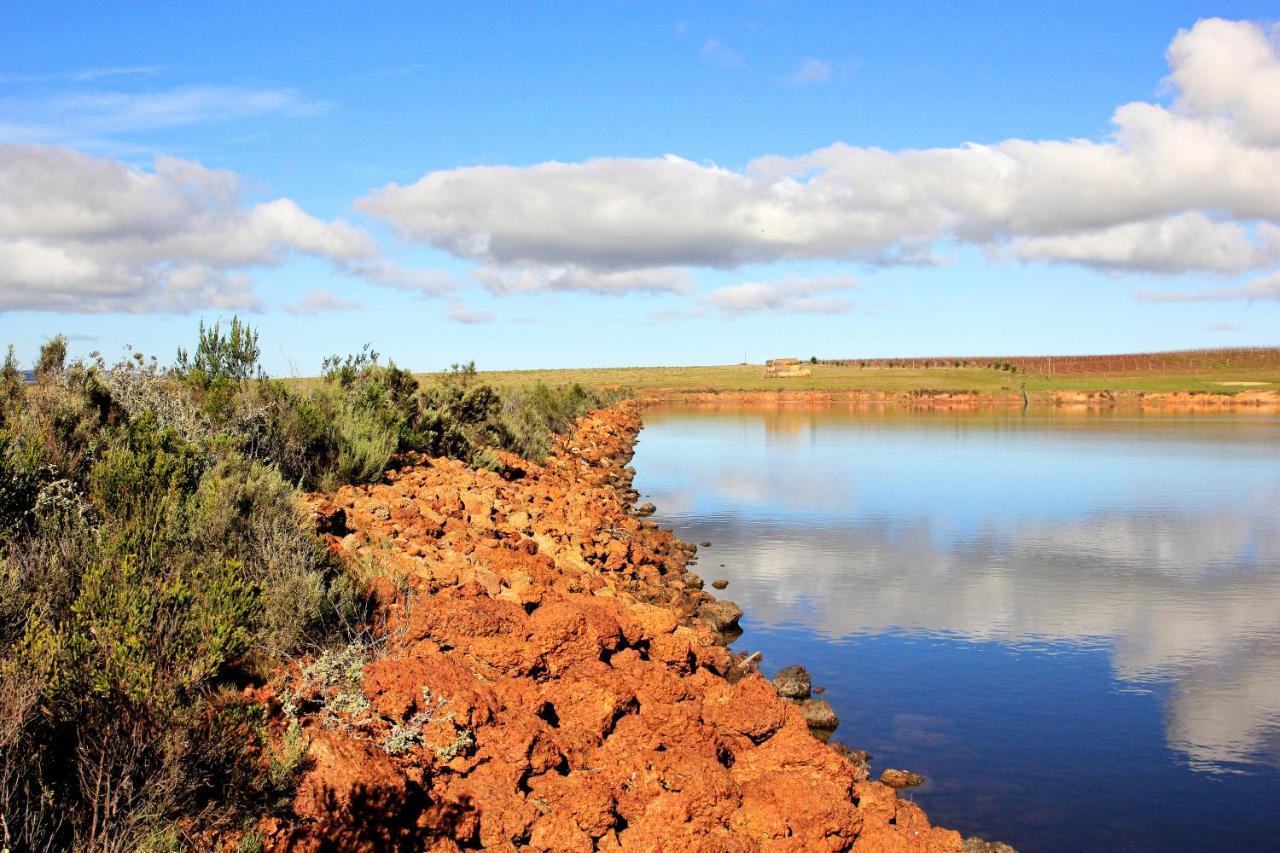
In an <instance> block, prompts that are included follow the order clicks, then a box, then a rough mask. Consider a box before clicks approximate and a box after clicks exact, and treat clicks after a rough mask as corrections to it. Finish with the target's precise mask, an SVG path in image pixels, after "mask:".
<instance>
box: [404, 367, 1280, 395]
mask: <svg viewBox="0 0 1280 853" xmlns="http://www.w3.org/2000/svg"><path fill="white" fill-rule="evenodd" d="M811 369H812V371H813V374H812V375H811V376H803V377H794V378H788V379H766V378H765V377H764V369H763V367H761V366H760V365H750V364H736V365H719V366H708V367H605V368H581V369H567V370H503V371H482V372H481V373H480V378H481V379H482V380H484V381H487V382H491V383H493V384H494V385H498V386H501V387H508V388H524V387H530V386H533V385H536V384H537V383H539V382H541V383H544V384H547V385H564V384H570V383H574V382H578V383H581V384H582V385H585V386H588V387H593V388H599V387H602V386H618V387H620V388H624V389H627V390H631V391H646V390H657V389H662V390H679V391H778V390H797V391H863V390H865V391H887V392H897V391H926V390H927V391H977V392H999V391H1010V392H1017V391H1019V390H1020V389H1021V388H1022V384H1023V382H1024V381H1025V382H1026V387H1027V391H1028V392H1046V391H1104V390H1108V391H1143V392H1147V393H1156V392H1175V391H1198V392H1215V393H1221V394H1232V393H1237V392H1241V391H1257V390H1272V391H1276V390H1280V368H1276V367H1272V366H1259V367H1223V368H1214V369H1211V370H1202V371H1198V372H1167V371H1160V372H1130V373H1124V372H1117V373H1114V374H1102V375H1089V376H1063V377H1052V378H1050V377H1046V376H1041V375H1036V374H1024V373H1010V372H1008V371H1004V370H992V369H989V368H985V367H865V368H864V367H836V366H828V365H816V366H813V367H812V368H811ZM434 375H435V374H421V375H420V378H422V379H427V380H429V379H431V378H432V377H433V376H434ZM1237 382H1239V383H1264V384H1256V385H1255V384H1248V385H1234V384H1228V383H1237Z"/></svg>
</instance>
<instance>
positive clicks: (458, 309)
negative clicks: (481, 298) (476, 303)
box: [449, 300, 493, 326]
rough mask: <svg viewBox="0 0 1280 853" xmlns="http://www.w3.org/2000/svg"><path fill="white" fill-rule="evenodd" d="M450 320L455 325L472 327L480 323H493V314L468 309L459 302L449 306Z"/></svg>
mask: <svg viewBox="0 0 1280 853" xmlns="http://www.w3.org/2000/svg"><path fill="white" fill-rule="evenodd" d="M449 319H450V320H452V321H453V322H455V323H462V324H464V325H468V326H472V325H477V324H480V323H492V322H493V314H492V313H491V312H489V311H479V310H476V309H473V308H468V307H467V306H466V305H464V304H462V303H461V302H458V301H456V300H455V301H453V302H451V303H450V304H449Z"/></svg>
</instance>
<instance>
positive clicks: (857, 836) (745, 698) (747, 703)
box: [259, 403, 994, 851]
mask: <svg viewBox="0 0 1280 853" xmlns="http://www.w3.org/2000/svg"><path fill="white" fill-rule="evenodd" d="M639 428H640V416H639V406H638V405H637V404H634V403H627V404H622V405H619V406H616V407H613V408H611V409H608V410H604V411H601V412H598V413H596V414H594V415H592V416H589V417H588V418H585V419H583V421H582V422H581V423H580V424H579V428H578V430H577V432H576V434H575V435H574V436H573V438H572V439H570V440H568V441H565V442H562V443H561V446H560V447H559V448H558V449H557V451H556V453H555V454H554V455H553V456H552V458H551V459H550V460H549V461H548V462H547V464H546V465H545V466H538V465H532V464H529V463H527V462H523V461H520V460H517V459H515V458H514V457H508V458H506V459H505V460H504V461H505V462H506V463H507V464H508V465H510V466H511V468H512V469H513V471H512V472H509V473H508V474H507V475H506V476H505V477H504V476H499V475H498V474H495V473H491V472H488V471H475V470H471V469H469V468H467V467H466V466H464V465H462V464H460V463H457V462H453V461H448V460H430V461H426V462H423V463H421V464H417V465H413V466H409V467H404V468H402V469H400V470H398V471H395V472H393V473H392V474H390V475H389V476H388V479H387V481H386V482H385V483H383V484H380V485H376V486H371V487H366V488H345V489H343V490H341V491H340V492H338V493H337V494H336V495H334V496H332V497H331V498H330V499H328V500H327V501H320V502H319V506H318V507H317V511H318V527H319V529H321V530H323V531H325V532H326V533H325V535H326V536H327V537H328V539H329V541H330V546H331V548H333V549H334V550H335V551H337V552H340V553H341V554H343V555H344V557H345V558H346V559H347V560H349V561H351V563H352V565H355V566H359V565H364V564H367V563H368V562H369V561H371V560H372V561H376V562H377V563H378V564H379V565H381V566H383V567H384V568H383V577H382V579H381V580H378V581H376V583H378V584H380V586H381V589H382V602H383V607H382V616H381V621H380V623H379V634H380V636H381V637H382V638H383V639H382V640H381V643H380V646H379V648H378V651H377V653H376V655H375V656H374V659H373V660H372V662H370V663H368V664H366V665H365V666H364V668H363V675H362V677H361V678H360V680H359V689H360V690H362V691H363V697H364V699H366V700H367V701H368V703H369V705H370V706H371V707H370V708H368V709H365V710H364V711H360V712H356V713H350V714H348V713H346V712H345V711H343V712H340V713H336V714H335V713H328V714H327V715H326V714H325V713H324V712H322V711H320V710H316V708H315V704H316V703H315V702H312V703H311V705H304V711H303V713H302V716H301V721H302V725H303V728H304V730H305V733H306V735H307V737H308V738H309V742H310V746H309V755H310V759H311V765H310V768H309V769H308V770H307V771H306V772H305V774H304V776H303V778H302V782H301V785H300V788H299V790H298V793H297V796H296V798H295V800H294V802H293V808H292V810H293V815H292V816H291V817H290V818H289V819H287V820H275V819H272V820H264V821H263V822H262V823H261V825H260V827H259V828H260V830H261V831H263V833H264V835H265V836H266V848H267V849H268V850H281V851H284V850H287V851H321V850H421V849H433V850H458V849H474V848H494V849H508V850H510V849H515V848H517V847H518V848H522V849H523V848H528V849H532V850H583V851H589V850H653V851H656V850H668V851H674V850H706V851H712V850H714V851H726V850H757V849H763V850H797V851H799V850H850V849H852V850H859V851H898V850H902V851H905V850H924V851H960V850H961V849H962V840H961V837H960V835H959V833H956V832H954V831H951V830H946V829H939V828H935V827H932V826H930V824H929V821H928V819H927V818H926V816H925V814H924V813H923V812H922V811H921V810H920V809H919V808H918V807H917V806H915V805H914V804H913V803H910V802H907V801H906V800H900V799H898V797H897V794H896V792H895V791H894V790H893V789H891V788H889V787H887V786H886V785H883V784H881V783H879V782H872V781H868V780H867V768H866V765H865V763H861V762H860V761H859V760H858V757H857V755H856V754H855V753H851V752H850V751H849V750H841V749H839V748H834V747H828V746H827V745H825V744H823V743H821V742H819V741H818V740H816V739H815V738H814V737H813V736H812V735H811V734H810V732H809V730H808V728H807V726H806V724H805V719H804V717H803V715H802V713H801V711H800V709H799V707H798V706H797V705H796V704H794V703H791V702H788V701H785V700H783V699H781V698H779V696H778V695H777V693H776V692H775V690H774V688H773V686H772V685H771V683H770V682H769V681H767V680H766V679H764V678H763V677H762V676H761V675H760V674H759V673H758V672H757V671H756V670H755V668H754V664H753V663H751V662H744V661H742V660H741V659H740V658H737V657H735V656H734V655H732V654H731V653H730V652H729V651H728V650H727V649H726V648H725V646H724V645H723V644H722V642H721V641H720V640H719V639H718V638H717V635H716V634H714V633H713V631H712V629H711V627H710V625H709V624H708V623H707V619H711V618H714V617H713V616H712V613H713V611H715V608H714V607H713V608H711V609H707V608H706V607H705V605H707V604H708V603H710V602H713V601H714V599H713V597H712V596H711V595H709V594H708V593H705V592H703V591H702V588H701V587H702V582H701V580H699V579H698V578H697V576H696V575H694V574H693V573H692V572H690V571H688V570H687V569H686V564H687V563H688V562H689V560H690V559H691V555H692V553H693V551H694V550H696V549H694V548H693V547H692V546H688V545H685V544H683V543H681V542H680V541H678V540H677V539H676V538H675V537H674V536H673V535H672V534H671V533H670V532H669V531H664V530H660V529H658V528H657V526H656V525H655V524H653V523H652V522H649V521H645V520H642V519H639V518H636V517H635V516H634V515H633V514H632V512H631V504H632V501H633V500H634V498H635V493H634V492H633V491H632V490H631V488H630V475H631V474H632V473H633V472H632V471H631V470H630V469H629V468H627V467H625V466H626V463H627V462H628V461H629V459H630V458H631V447H632V445H633V444H634V440H635V436H636V434H637V432H638V431H639ZM387 574H389V575H390V577H392V578H393V579H397V580H395V581H394V582H393V581H391V580H387V579H386V575H387ZM700 609H702V610H703V613H704V615H705V616H706V617H707V618H706V619H704V618H703V617H702V616H699V610H700ZM299 672H300V670H299V671H298V672H295V674H294V675H293V677H292V683H293V688H292V689H296V690H299V691H305V690H306V689H307V688H306V687H305V686H304V685H303V682H304V681H305V679H303V678H302V676H301V675H300V674H299ZM424 688H425V689H426V690H427V691H429V698H424ZM306 708H310V710H306ZM415 721H416V722H415ZM397 723H399V724H402V728H403V726H404V724H406V723H407V724H409V725H410V726H411V727H413V728H414V731H415V732H416V733H417V736H416V738H415V739H414V740H413V742H412V743H411V744H410V746H409V747H408V748H407V749H404V750H403V751H398V750H392V751H391V753H394V754H391V753H389V752H388V750H387V749H386V747H385V745H386V743H387V738H388V736H389V735H390V734H391V731H392V727H393V726H394V725H395V724H397ZM971 843H972V842H971ZM969 849H985V848H977V847H972V846H971V847H970V848H969ZM993 849H994V848H993Z"/></svg>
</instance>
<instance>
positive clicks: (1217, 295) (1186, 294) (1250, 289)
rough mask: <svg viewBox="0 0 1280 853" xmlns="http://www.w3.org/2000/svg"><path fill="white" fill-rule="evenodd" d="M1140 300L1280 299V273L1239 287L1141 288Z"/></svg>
mask: <svg viewBox="0 0 1280 853" xmlns="http://www.w3.org/2000/svg"><path fill="white" fill-rule="evenodd" d="M1134 296H1135V297H1137V299H1138V301H1139V302H1252V301H1254V300H1257V299H1264V300H1270V299H1280V273H1275V274H1273V275H1267V276H1262V277H1260V278H1255V279H1253V280H1252V281H1249V282H1246V283H1245V284H1242V285H1240V286H1238V287H1215V288H1211V289H1209V290H1176V291H1160V290H1139V291H1138V292H1137V293H1135V294H1134Z"/></svg>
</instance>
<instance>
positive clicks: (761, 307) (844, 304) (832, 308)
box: [705, 276, 857, 316]
mask: <svg viewBox="0 0 1280 853" xmlns="http://www.w3.org/2000/svg"><path fill="white" fill-rule="evenodd" d="M855 287H857V282H856V281H855V280H854V279H853V277H852V276H825V277H818V278H805V277H799V276H793V277H791V278H786V279H783V280H782V281H745V282H742V283H741V284H734V285H730V286H728V287H721V288H718V289H716V290H713V291H711V292H710V293H708V294H707V296H706V298H705V302H706V303H707V304H708V305H711V306H713V307H715V308H717V309H719V310H720V311H722V312H723V313H725V314H728V315H730V316H737V315H740V314H747V313H752V312H757V311H769V312H771V313H774V314H843V313H844V312H846V311H848V310H849V308H850V307H851V306H852V304H853V303H851V302H850V301H849V300H847V299H845V298H843V297H841V296H835V295H833V294H836V293H840V292H844V291H849V290H852V289H853V288H855Z"/></svg>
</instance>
